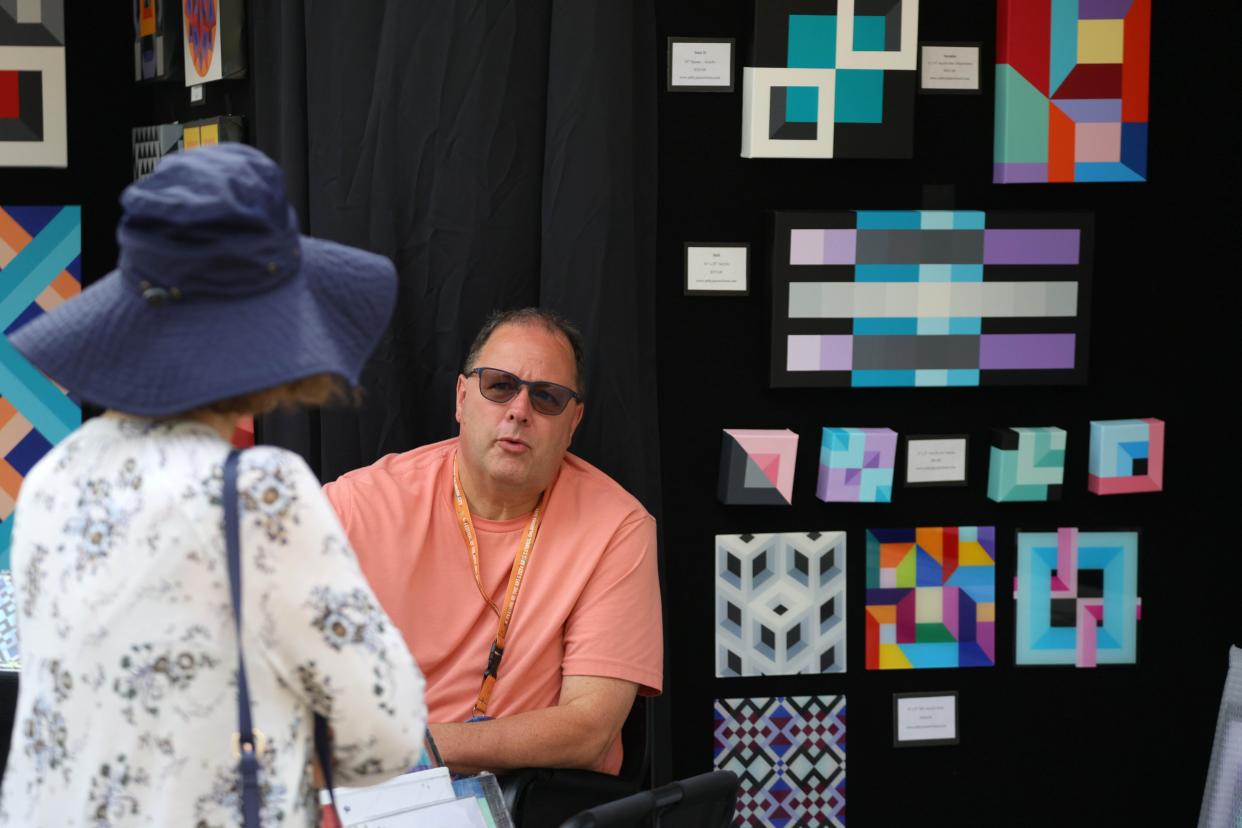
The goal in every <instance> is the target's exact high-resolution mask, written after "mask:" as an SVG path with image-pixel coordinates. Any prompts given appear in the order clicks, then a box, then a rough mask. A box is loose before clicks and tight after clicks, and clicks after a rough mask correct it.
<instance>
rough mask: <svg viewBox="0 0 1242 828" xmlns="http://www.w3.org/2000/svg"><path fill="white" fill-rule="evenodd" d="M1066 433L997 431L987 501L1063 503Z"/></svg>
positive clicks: (1045, 429)
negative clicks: (1055, 501) (1057, 501)
mask: <svg viewBox="0 0 1242 828" xmlns="http://www.w3.org/2000/svg"><path fill="white" fill-rule="evenodd" d="M1065 440H1066V434H1065V429H1063V428H1057V427H1055V426H1047V427H1043V428H994V429H992V451H991V456H990V457H991V460H990V465H989V466H988V497H989V498H991V499H992V500H995V501H996V502H997V503H1008V502H1011V501H1019V500H1038V501H1043V500H1060V499H1061V485H1062V483H1064V482H1065Z"/></svg>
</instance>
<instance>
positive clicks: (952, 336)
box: [771, 210, 1092, 388]
mask: <svg viewBox="0 0 1242 828" xmlns="http://www.w3.org/2000/svg"><path fill="white" fill-rule="evenodd" d="M774 221H775V227H774V233H773V238H774V240H775V241H774V244H773V251H772V354H771V358H772V362H771V384H772V386H773V387H776V388H806V387H821V388H823V387H841V386H852V387H856V388H860V387H904V388H932V387H941V388H943V387H952V386H980V385H1053V384H1082V383H1084V382H1086V378H1087V336H1088V319H1089V314H1088V311H1089V305H1090V275H1091V250H1092V220H1091V216H1090V215H1087V214H1082V213H1025V214H1018V213H1005V212H999V213H992V212H989V213H984V212H982V211H972V210H900V211H885V210H857V211H843V212H777V213H776V214H775V219H774Z"/></svg>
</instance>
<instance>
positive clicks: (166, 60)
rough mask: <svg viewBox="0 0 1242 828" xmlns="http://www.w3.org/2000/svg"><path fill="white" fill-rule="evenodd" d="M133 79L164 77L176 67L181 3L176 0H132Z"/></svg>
mask: <svg viewBox="0 0 1242 828" xmlns="http://www.w3.org/2000/svg"><path fill="white" fill-rule="evenodd" d="M133 2H134V80H136V81H144V80H148V81H149V80H164V79H166V78H168V77H169V76H170V75H171V73H172V71H173V70H174V69H175V67H176V63H175V62H174V60H173V57H174V56H175V55H176V53H177V36H178V33H179V32H180V31H181V18H180V11H181V6H180V4H179V3H178V2H177V0H133Z"/></svg>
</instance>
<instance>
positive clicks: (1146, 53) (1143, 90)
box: [992, 0, 1151, 184]
mask: <svg viewBox="0 0 1242 828" xmlns="http://www.w3.org/2000/svg"><path fill="white" fill-rule="evenodd" d="M997 11H998V17H997V37H996V42H997V47H996V128H995V135H996V144H995V149H994V153H995V157H994V165H993V174H992V180H993V181H994V182H995V183H997V184H1029V183H1054V182H1087V181H1145V180H1146V179H1147V123H1148V120H1147V117H1148V116H1147V96H1148V73H1149V68H1150V67H1149V63H1150V52H1151V48H1150V37H1151V0H1000V3H999V6H998V9H997Z"/></svg>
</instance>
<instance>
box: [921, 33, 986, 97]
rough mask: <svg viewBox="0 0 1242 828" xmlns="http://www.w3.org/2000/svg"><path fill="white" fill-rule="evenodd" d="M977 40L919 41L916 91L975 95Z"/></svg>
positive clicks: (977, 58)
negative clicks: (917, 85) (955, 41)
mask: <svg viewBox="0 0 1242 828" xmlns="http://www.w3.org/2000/svg"><path fill="white" fill-rule="evenodd" d="M981 58H982V47H981V44H979V43H930V42H929V43H920V44H919V91H920V92H927V93H931V94H938V95H978V94H979V92H980V87H979V62H980V60H981Z"/></svg>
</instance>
